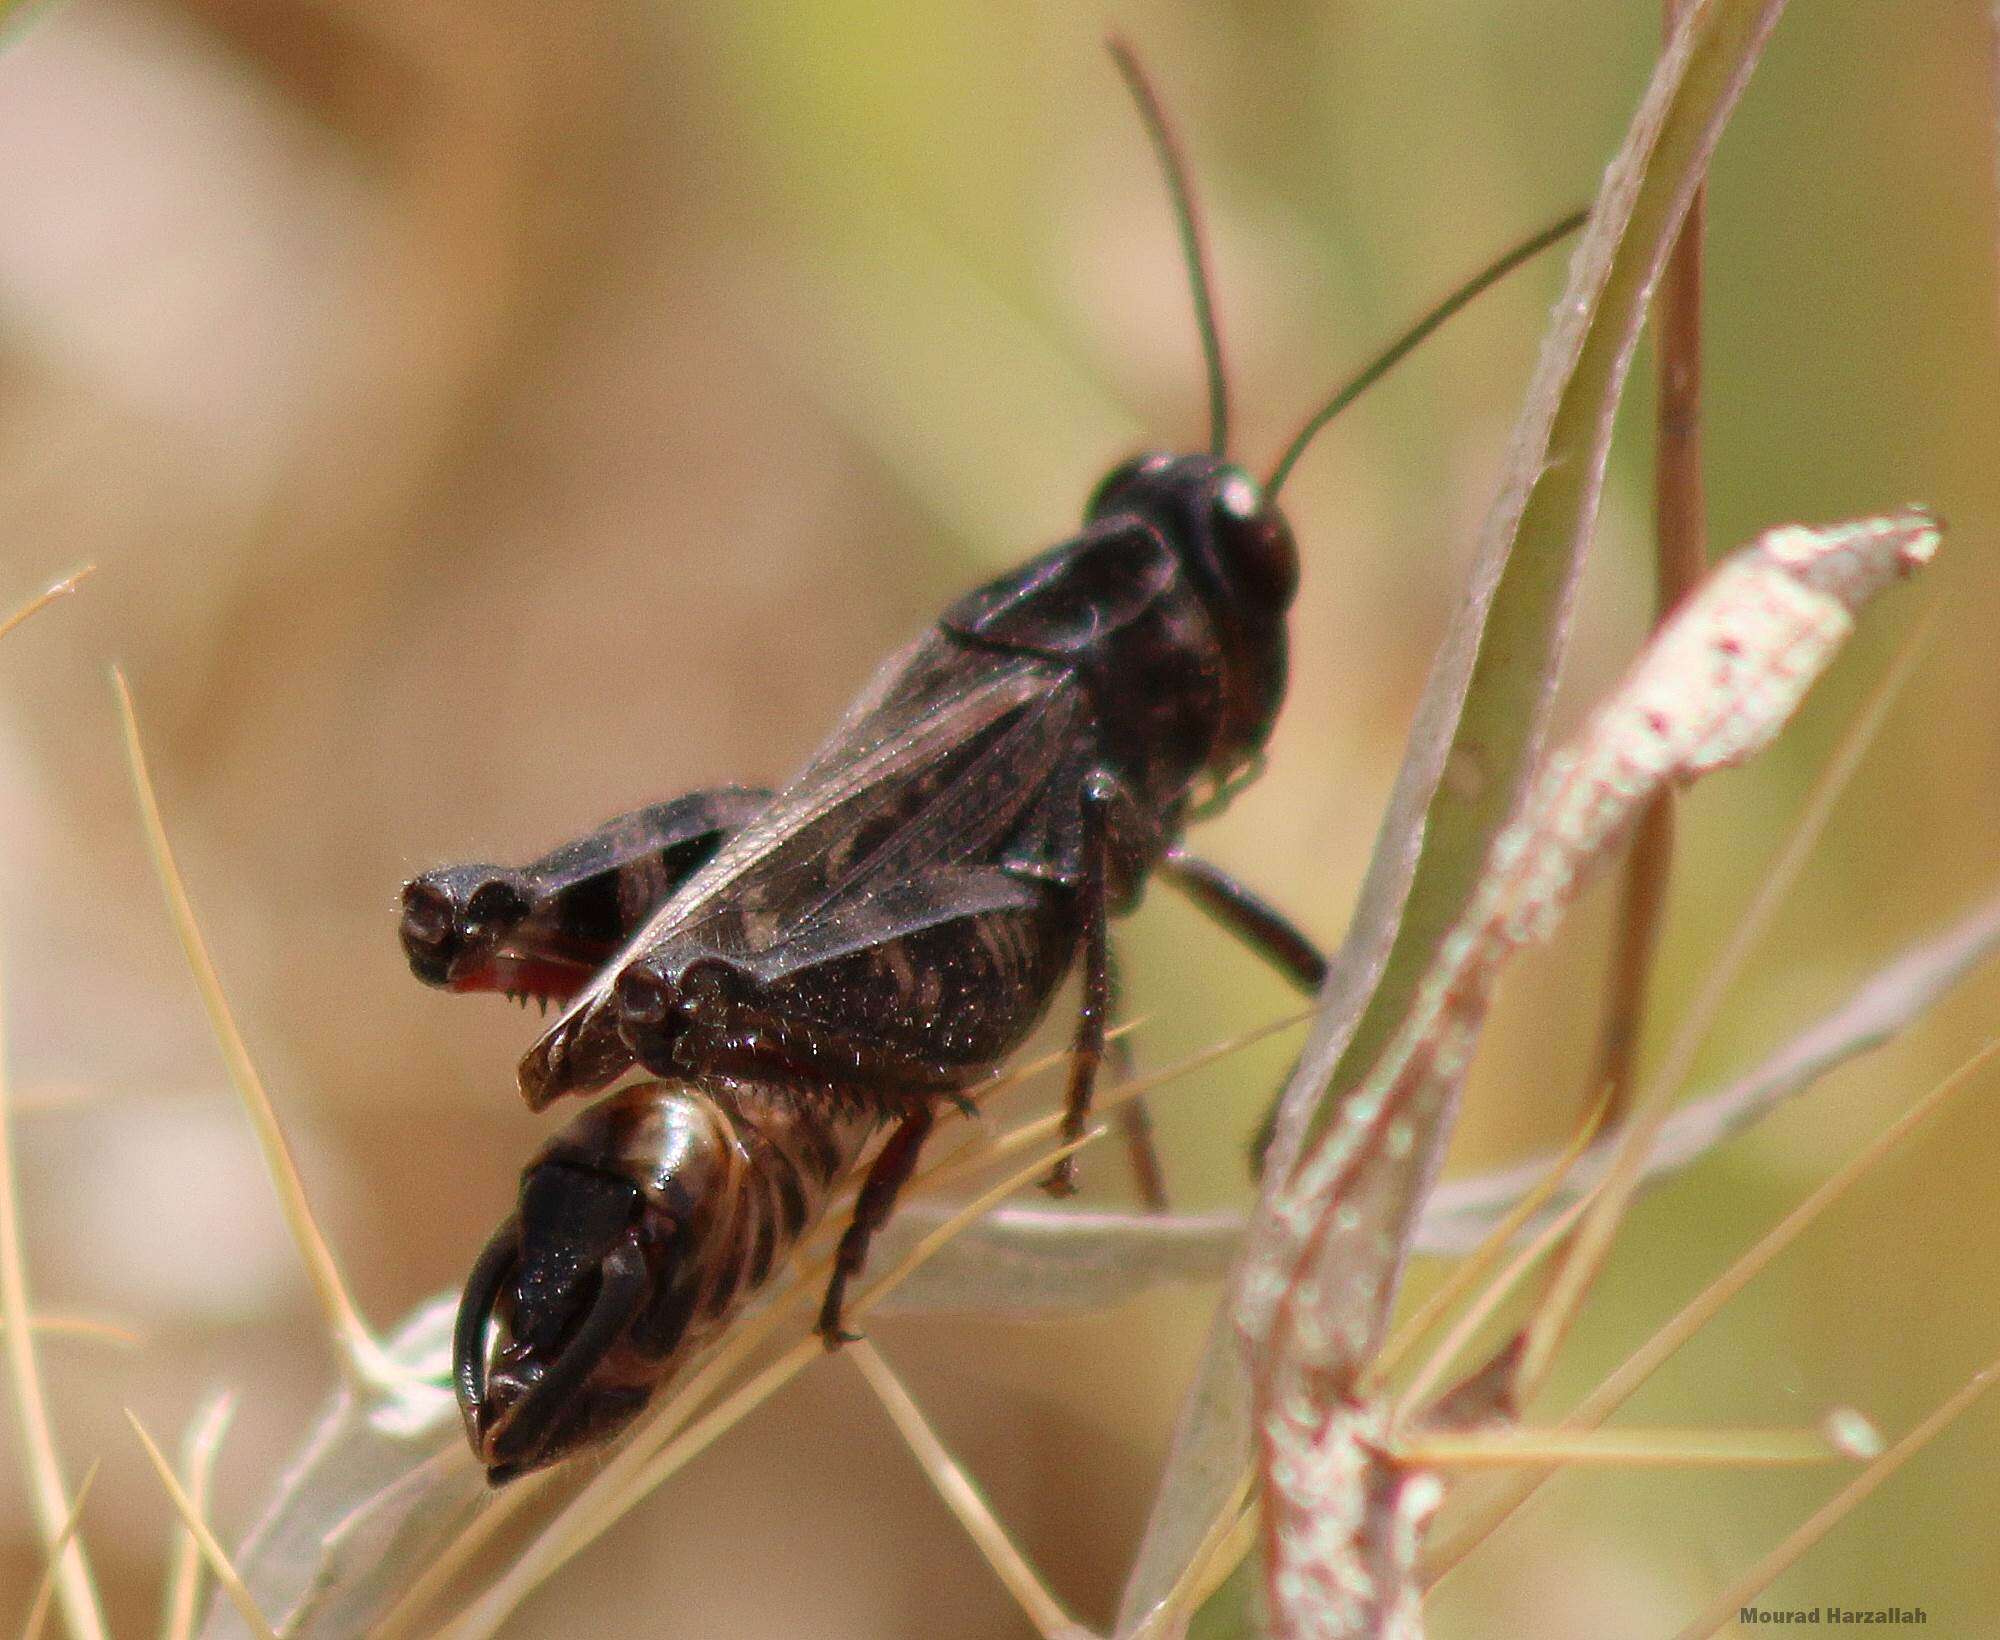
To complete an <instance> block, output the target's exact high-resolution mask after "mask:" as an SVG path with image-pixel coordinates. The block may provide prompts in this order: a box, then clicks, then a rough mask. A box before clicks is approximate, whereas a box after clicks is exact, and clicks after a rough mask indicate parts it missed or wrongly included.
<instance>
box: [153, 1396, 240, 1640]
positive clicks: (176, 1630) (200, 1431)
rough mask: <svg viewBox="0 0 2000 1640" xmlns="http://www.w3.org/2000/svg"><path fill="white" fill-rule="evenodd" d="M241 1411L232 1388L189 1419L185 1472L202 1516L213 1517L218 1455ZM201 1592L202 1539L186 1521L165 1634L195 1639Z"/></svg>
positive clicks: (170, 1569) (170, 1584)
mask: <svg viewBox="0 0 2000 1640" xmlns="http://www.w3.org/2000/svg"><path fill="white" fill-rule="evenodd" d="M235 1411H236V1397H235V1396H233V1395H231V1394H229V1393H228V1392H227V1391H226V1390H225V1391H224V1392H222V1393H221V1394H219V1395H211V1396H210V1397H209V1398H208V1399H207V1400H206V1401H205V1402H203V1403H202V1406H201V1410H200V1411H198V1412H197V1413H196V1414H195V1415H194V1421H193V1422H192V1423H190V1424H189V1425H188V1431H187V1436H186V1438H185V1439H184V1440H183V1441H182V1442H181V1473H182V1474H183V1475H185V1476H186V1477H187V1479H186V1482H185V1485H186V1487H187V1496H188V1504H189V1507H190V1508H191V1509H192V1511H193V1513H194V1516H195V1518H196V1519H197V1520H205V1519H207V1518H208V1504H209V1488H210V1486H211V1484H212V1483H213V1481H214V1479H215V1460H216V1458H217V1457H218V1456H219V1455H220V1453H221V1451H222V1441H223V1437H224V1436H226V1435H227V1434H228V1433H229V1420H230V1418H231V1417H232V1416H233V1415H234V1414H235ZM200 1593H201V1543H200V1541H199V1540H198V1539H197V1538H196V1537H195V1535H194V1529H193V1528H192V1527H190V1526H187V1525H186V1524H183V1525H182V1527H181V1530H180V1532H179V1534H178V1536H177V1538H176V1540H175V1543H174V1553H173V1558H172V1559H171V1560H170V1561H169V1562H168V1564H167V1585H166V1590H165V1592H164V1594H163V1595H162V1596H161V1601H160V1640H192V1636H193V1634H194V1623H195V1615H196V1603H197V1600H198V1598H199V1596H200Z"/></svg>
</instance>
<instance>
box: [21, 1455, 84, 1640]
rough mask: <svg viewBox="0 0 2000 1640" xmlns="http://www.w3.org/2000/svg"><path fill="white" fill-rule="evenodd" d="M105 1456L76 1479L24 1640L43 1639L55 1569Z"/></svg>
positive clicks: (23, 1630) (39, 1583) (40, 1580)
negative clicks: (74, 1488) (79, 1479)
mask: <svg viewBox="0 0 2000 1640" xmlns="http://www.w3.org/2000/svg"><path fill="white" fill-rule="evenodd" d="M102 1463H103V1460H102V1459H101V1458H100V1459H96V1460H93V1461H92V1463H91V1466H90V1467H89V1468H88V1469H86V1470H85V1471H84V1472H83V1479H82V1480H81V1481H79V1482H78V1483H77V1488H76V1502H75V1503H73V1504H71V1505H70V1510H69V1519H68V1520H66V1521H64V1522H63V1526H62V1530H61V1531H60V1532H58V1533H57V1534H56V1540H55V1542H54V1543H53V1544H51V1545H50V1547H49V1554H48V1558H47V1561H46V1563H45V1564H44V1565H43V1567H42V1575H41V1576H40V1577H39V1578H37V1579H36V1580H35V1598H34V1599H33V1600H31V1601H30V1602H29V1603H28V1617H27V1621H26V1622H24V1623H23V1624H22V1625H21V1640H40V1637H41V1632H42V1625H43V1624H44V1623H46V1622H47V1621H48V1618H49V1607H50V1606H51V1605H53V1604H54V1603H55V1598H56V1571H57V1569H58V1568H59V1567H60V1566H61V1565H62V1553H63V1551H64V1550H65V1549H67V1548H68V1547H69V1545H70V1542H71V1540H72V1539H74V1538H75V1536H76V1530H77V1527H78V1526H80V1525H81V1524H82V1522H83V1509H84V1505H85V1504H87V1503H88V1502H89V1501H90V1489H91V1487H92V1486H94V1485H96V1484H97V1471H98V1469H99V1467H100V1466H101V1465H102Z"/></svg>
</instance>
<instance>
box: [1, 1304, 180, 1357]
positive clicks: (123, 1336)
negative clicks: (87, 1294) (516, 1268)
mask: <svg viewBox="0 0 2000 1640" xmlns="http://www.w3.org/2000/svg"><path fill="white" fill-rule="evenodd" d="M28 1326H29V1327H30V1328H31V1329H32V1330H33V1331H35V1332H37V1333H39V1334H41V1336H42V1337H44V1338H88V1339H91V1340H93V1341H94V1342H96V1343H99V1344H110V1345H113V1346H114V1347H116V1348H118V1349H121V1350H136V1349H137V1348H138V1347H139V1346H140V1345H141V1344H143V1343H145V1341H146V1339H145V1335H144V1334H143V1333H140V1332H139V1331H137V1330H136V1329H134V1328H132V1327H123V1326H120V1325H119V1324H118V1323H117V1322H115V1321H106V1320H103V1319H102V1318H101V1317H98V1316H94V1315H74V1314H71V1313H69V1312H67V1311H55V1310H44V1311H43V1312H42V1313H41V1314H40V1315H33V1316H30V1317H29V1318H28ZM5 1327H6V1323H5V1322H4V1321H0V1330H4V1329H5Z"/></svg>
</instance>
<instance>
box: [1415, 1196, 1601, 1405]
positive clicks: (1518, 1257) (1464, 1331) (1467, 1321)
mask: <svg viewBox="0 0 2000 1640" xmlns="http://www.w3.org/2000/svg"><path fill="white" fill-rule="evenodd" d="M1603 1188H1604V1186H1603V1183H1602V1181H1600V1182H1599V1183H1598V1184H1596V1185H1594V1186H1592V1187H1591V1189H1589V1190H1588V1191H1586V1192H1585V1193H1584V1194H1583V1195H1581V1196H1579V1197H1577V1199H1576V1200H1575V1201H1573V1202H1571V1203H1570V1204H1569V1206H1568V1207H1566V1208H1564V1209H1563V1210H1562V1212H1561V1213H1559V1214H1558V1215H1557V1216H1556V1217H1555V1218H1553V1219H1551V1220H1550V1221H1549V1222H1548V1223H1547V1224H1545V1225H1544V1226H1543V1227H1542V1228H1541V1230H1540V1231H1538V1232H1537V1233H1536V1234H1535V1236H1534V1237H1533V1239H1532V1240H1530V1241H1529V1242H1528V1244H1527V1245H1526V1246H1525V1247H1523V1248H1522V1249H1521V1250H1520V1251H1519V1252H1518V1253H1516V1254H1515V1255H1514V1257H1513V1258H1512V1259H1510V1260H1509V1261H1508V1263H1507V1267H1506V1268H1505V1269H1504V1270H1502V1271H1501V1272H1500V1274H1499V1275H1497V1276H1495V1277H1494V1278H1493V1280H1492V1281H1491V1282H1489V1283H1488V1284H1487V1287H1486V1290H1485V1291H1484V1292H1483V1293H1481V1294H1480V1295H1479V1297H1478V1298H1477V1299H1475V1300H1474V1301H1473V1303H1472V1304H1471V1305H1469V1306H1468V1307H1467V1309H1466V1312H1465V1314H1463V1315H1462V1316H1460V1317H1459V1318H1458V1320H1457V1321H1455V1322H1454V1323H1453V1324H1452V1328H1451V1330H1450V1331H1449V1332H1448V1333H1446V1334H1445V1336H1444V1338H1443V1340H1442V1341H1441V1342H1440V1343H1439V1344H1438V1347H1437V1348H1436V1349H1434V1350H1433V1351H1431V1354H1430V1357H1429V1359H1427V1360H1426V1361H1425V1362H1424V1364H1423V1365H1422V1366H1421V1367H1419V1368H1418V1369H1417V1373H1416V1376H1415V1377H1413V1378H1412V1379H1411V1380H1410V1382H1409V1385H1408V1387H1407V1388H1405V1389H1404V1390H1403V1392H1402V1393H1401V1394H1400V1395H1399V1396H1398V1397H1397V1398H1396V1406H1395V1410H1394V1411H1392V1412H1391V1413H1390V1415H1389V1427H1390V1428H1391V1429H1400V1428H1401V1427H1402V1426H1403V1425H1405V1424H1406V1423H1409V1422H1411V1421H1413V1420H1414V1419H1416V1418H1417V1417H1418V1416H1419V1415H1420V1414H1421V1412H1422V1410H1423V1403H1424V1402H1425V1400H1426V1399H1427V1398H1428V1397H1429V1395H1430V1393H1431V1391H1432V1390H1433V1389H1434V1388H1435V1387H1436V1386H1437V1382H1438V1380H1439V1379H1440V1378H1442V1377H1443V1376H1444V1374H1445V1370H1446V1369H1447V1368H1448V1367H1450V1365H1451V1364H1452V1362H1454V1361H1456V1360H1457V1359H1458V1357H1459V1354H1460V1352H1461V1351H1462V1350H1464V1348H1465V1346H1466V1345H1467V1344H1469V1343H1470V1342H1471V1341H1472V1338H1473V1335H1474V1334H1476V1333H1477V1332H1478V1331H1479V1329H1480V1328H1481V1327H1483V1326H1485V1325H1486V1322H1487V1319H1488V1318H1489V1317H1490V1316H1491V1315H1492V1314H1493V1312H1494V1311H1495V1310H1496V1309H1498V1308H1499V1307H1500V1305H1501V1303H1502V1301H1503V1300H1505V1299H1506V1297H1507V1295H1508V1294H1509V1293H1511V1292H1513V1290H1514V1289H1515V1288H1516V1287H1517V1286H1519V1285H1520V1283H1521V1280H1522V1278H1523V1277H1524V1276H1526V1275H1527V1273H1528V1272H1529V1271H1530V1270H1532V1269H1533V1268H1534V1267H1535V1266H1536V1265H1537V1264H1539V1263H1540V1262H1541V1261H1542V1260H1543V1259H1544V1258H1546V1257H1548V1255H1549V1252H1550V1250H1551V1249H1552V1248H1554V1247H1555V1246H1556V1245H1557V1244H1558V1243H1559V1242H1561V1240H1562V1239H1563V1237H1564V1236H1566V1235H1567V1234H1568V1233H1569V1230H1570V1227H1571V1226H1572V1225H1574V1224H1575V1223H1576V1221H1577V1220H1578V1219H1580V1218H1581V1217H1582V1216H1583V1214H1584V1212H1585V1211H1586V1210H1587V1209H1588V1208H1589V1206H1590V1204H1591V1203H1592V1202H1593V1201H1595V1200H1596V1199H1597V1193H1598V1191H1600V1190H1602V1189H1603Z"/></svg>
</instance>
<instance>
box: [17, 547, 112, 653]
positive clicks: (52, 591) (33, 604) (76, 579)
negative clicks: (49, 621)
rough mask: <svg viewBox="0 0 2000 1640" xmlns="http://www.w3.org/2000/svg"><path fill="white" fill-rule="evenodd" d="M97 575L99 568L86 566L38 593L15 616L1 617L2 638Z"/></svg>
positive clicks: (90, 565) (91, 565) (93, 565)
mask: <svg viewBox="0 0 2000 1640" xmlns="http://www.w3.org/2000/svg"><path fill="white" fill-rule="evenodd" d="M96 573H97V566H96V565H95V564H85V565H84V566H83V568H82V569H80V570H78V571H77V572H76V573H75V574H74V575H71V576H66V577H65V578H64V579H62V580H60V581H58V582H56V584H55V585H54V586H52V587H48V588H46V589H45V590H43V591H41V592H38V593H36V594H35V596H34V597H32V598H30V599H29V600H28V601H27V602H26V603H25V604H23V605H22V606H21V607H20V608H19V609H17V610H15V611H14V613H13V614H11V615H7V616H0V638H4V637H6V636H7V634H8V633H10V632H12V631H13V630H14V628H15V627H17V626H19V625H20V624H21V623H22V622H23V621H25V620H27V619H29V617H31V616H34V615H39V614H41V612H42V611H43V610H45V609H47V608H48V607H49V605H50V604H52V603H54V602H55V601H56V600H57V599H58V598H67V597H68V596H69V595H70V594H71V593H72V592H74V591H76V589H77V586H78V585H79V583H81V582H82V581H83V579H84V577H85V576H88V575H94V574H96Z"/></svg>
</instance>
